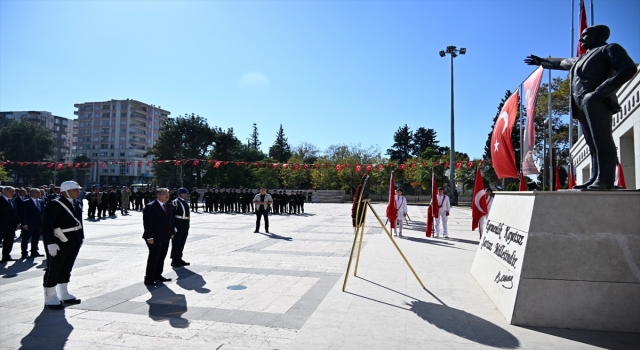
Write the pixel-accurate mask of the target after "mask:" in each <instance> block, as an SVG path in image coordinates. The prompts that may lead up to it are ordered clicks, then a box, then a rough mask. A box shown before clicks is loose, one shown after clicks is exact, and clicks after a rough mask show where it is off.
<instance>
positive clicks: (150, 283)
mask: <svg viewBox="0 0 640 350" xmlns="http://www.w3.org/2000/svg"><path fill="white" fill-rule="evenodd" d="M144 284H146V285H147V286H156V285H158V283H156V281H149V280H144Z"/></svg>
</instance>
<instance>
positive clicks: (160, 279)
mask: <svg viewBox="0 0 640 350" xmlns="http://www.w3.org/2000/svg"><path fill="white" fill-rule="evenodd" d="M156 281H157V282H171V278H166V277H162V276H160V277H158V278H156Z"/></svg>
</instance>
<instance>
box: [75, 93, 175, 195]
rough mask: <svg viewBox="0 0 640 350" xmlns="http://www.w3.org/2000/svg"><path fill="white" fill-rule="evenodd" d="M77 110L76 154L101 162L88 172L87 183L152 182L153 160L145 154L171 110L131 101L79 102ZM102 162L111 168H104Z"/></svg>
mask: <svg viewBox="0 0 640 350" xmlns="http://www.w3.org/2000/svg"><path fill="white" fill-rule="evenodd" d="M74 107H75V108H76V109H77V110H76V111H75V112H74V114H75V115H77V116H78V120H77V123H78V126H77V135H74V136H75V137H77V144H76V145H75V151H74V152H75V155H76V156H86V157H88V158H90V159H91V160H92V161H93V162H97V163H98V165H97V166H96V167H93V168H92V170H91V172H90V173H89V172H88V173H87V176H88V177H89V178H88V179H86V180H87V181H84V183H85V184H100V185H128V184H131V183H148V182H149V181H150V180H151V177H152V175H151V166H150V165H147V161H149V160H152V159H153V157H151V156H147V157H145V156H144V154H145V152H146V151H147V149H148V148H149V147H151V146H153V145H154V144H155V142H156V140H157V139H158V134H159V132H160V127H161V126H162V124H163V123H164V122H165V121H166V120H167V118H168V117H169V114H171V113H170V112H169V111H167V110H164V109H162V108H160V106H155V105H152V104H147V103H143V102H140V101H136V100H131V99H126V100H110V101H104V102H85V103H77V104H74ZM114 162H117V163H118V164H117V165H116V164H113V163H114ZM123 162H125V163H124V164H123ZM139 162H143V163H142V166H138V163H139ZM102 163H107V165H106V166H104V167H102V166H101V165H102Z"/></svg>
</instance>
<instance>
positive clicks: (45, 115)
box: [0, 111, 73, 163]
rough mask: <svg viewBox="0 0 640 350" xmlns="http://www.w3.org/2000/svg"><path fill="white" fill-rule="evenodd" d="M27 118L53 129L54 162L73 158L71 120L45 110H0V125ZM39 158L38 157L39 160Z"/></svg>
mask: <svg viewBox="0 0 640 350" xmlns="http://www.w3.org/2000/svg"><path fill="white" fill-rule="evenodd" d="M20 120H27V121H30V122H33V123H38V124H40V125H42V126H44V127H45V128H47V129H50V130H51V131H53V138H54V144H53V152H54V155H53V157H52V159H47V160H50V161H54V162H65V163H68V162H71V161H72V160H73V152H72V140H73V136H72V135H73V127H72V126H73V125H72V124H73V120H71V119H68V118H64V117H59V116H57V115H53V114H51V112H47V111H10V112H0V127H3V126H5V125H6V124H7V123H10V122H11V121H20ZM24 160H25V159H16V161H24ZM40 160H41V159H38V161H40Z"/></svg>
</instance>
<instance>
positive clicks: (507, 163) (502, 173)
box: [491, 90, 519, 179]
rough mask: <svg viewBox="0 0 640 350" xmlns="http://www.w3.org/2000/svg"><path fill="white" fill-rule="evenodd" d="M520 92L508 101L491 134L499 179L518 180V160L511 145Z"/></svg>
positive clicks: (492, 154)
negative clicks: (509, 178) (510, 178)
mask: <svg viewBox="0 0 640 350" xmlns="http://www.w3.org/2000/svg"><path fill="white" fill-rule="evenodd" d="M518 103H519V95H518V90H516V92H514V93H513V95H511V96H510V97H509V99H507V102H505V104H504V106H503V107H502V110H501V111H500V114H499V116H498V118H497V119H496V125H495V126H494V127H493V133H492V134H491V164H493V169H494V170H495V171H496V175H498V178H500V179H504V178H507V177H512V178H517V177H518V170H517V169H516V158H515V153H514V151H513V145H512V143H511V131H512V130H513V123H515V121H516V113H517V112H518Z"/></svg>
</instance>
